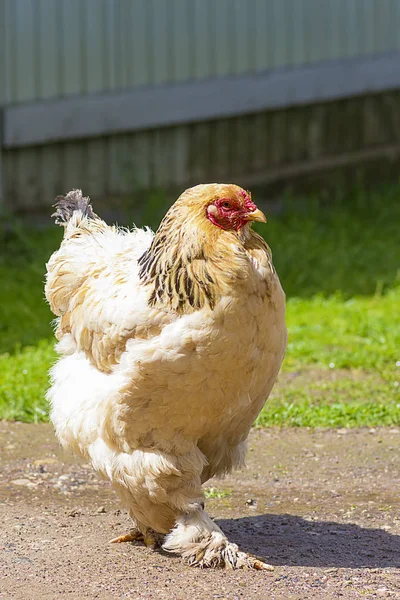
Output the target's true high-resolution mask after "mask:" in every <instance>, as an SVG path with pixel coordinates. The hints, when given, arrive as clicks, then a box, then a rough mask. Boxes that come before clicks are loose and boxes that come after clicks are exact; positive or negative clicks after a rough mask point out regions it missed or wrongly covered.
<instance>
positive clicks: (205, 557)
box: [181, 531, 274, 571]
mask: <svg viewBox="0 0 400 600" xmlns="http://www.w3.org/2000/svg"><path fill="white" fill-rule="evenodd" d="M181 556H182V557H183V558H184V559H185V561H186V562H187V563H188V565H190V566H193V567H200V568H203V569H204V568H217V567H223V568H226V569H259V570H262V569H265V570H267V571H273V570H274V567H273V566H272V565H268V564H267V563H265V562H263V561H262V560H260V559H258V558H256V557H255V556H251V555H250V554H246V552H241V551H240V550H239V548H238V547H237V545H236V544H232V543H231V542H229V540H227V538H226V537H225V536H224V534H223V533H219V532H217V531H213V532H212V533H211V534H210V535H209V537H208V538H205V539H204V540H202V541H201V542H199V543H198V544H193V546H192V547H191V548H187V549H186V550H185V551H184V552H182V554H181Z"/></svg>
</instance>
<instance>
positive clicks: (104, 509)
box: [96, 506, 107, 515]
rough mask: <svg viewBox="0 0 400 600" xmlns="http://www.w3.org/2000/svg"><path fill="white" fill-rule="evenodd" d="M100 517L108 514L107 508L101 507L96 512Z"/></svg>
mask: <svg viewBox="0 0 400 600" xmlns="http://www.w3.org/2000/svg"><path fill="white" fill-rule="evenodd" d="M96 512H97V513H98V514H99V515H101V514H103V513H106V512H107V511H106V507H105V506H100V507H99V508H98V509H97V511H96Z"/></svg>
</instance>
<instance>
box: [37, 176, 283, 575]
mask: <svg viewBox="0 0 400 600" xmlns="http://www.w3.org/2000/svg"><path fill="white" fill-rule="evenodd" d="M56 207H57V210H56V213H55V217H56V222H57V223H58V224H61V225H63V226H64V228H65V233H64V239H63V241H62V243H61V246H60V249H59V250H57V251H56V252H54V254H53V255H52V256H51V258H50V260H49V263H48V265H47V280H46V298H47V300H48V302H49V303H50V306H51V309H52V311H53V312H54V314H55V315H56V316H57V317H58V319H57V330H56V336H57V339H58V340H59V343H58V345H57V351H58V353H59V354H60V355H61V357H60V359H59V360H58V362H57V364H56V365H55V366H54V367H53V368H52V370H51V387H50V389H49V391H48V399H49V401H50V404H51V420H52V422H53V424H54V426H55V429H56V432H57V435H58V438H59V439H60V441H61V443H62V445H63V446H64V447H66V448H68V449H70V450H72V451H74V452H76V453H77V454H79V455H81V456H82V457H84V458H85V459H87V460H89V461H90V462H91V463H92V465H93V467H94V468H95V469H96V471H98V472H99V473H100V474H101V475H102V476H104V477H106V478H107V479H109V480H110V482H111V484H112V486H113V488H114V490H115V491H116V492H117V493H118V495H119V496H120V498H121V500H122V502H123V503H124V505H125V506H126V507H127V508H128V509H129V513H130V516H131V517H132V520H133V522H134V529H133V530H132V532H131V533H130V534H127V535H125V536H121V537H120V538H117V540H115V541H126V540H139V539H141V540H143V541H144V542H145V543H146V544H147V545H150V546H152V547H156V546H157V545H161V546H162V548H163V549H164V550H166V551H169V552H172V553H175V554H179V555H181V556H182V557H183V558H184V559H185V560H186V561H187V563H188V564H190V565H196V566H200V567H219V566H225V567H230V568H240V567H255V568H266V565H265V564H264V563H262V562H261V561H259V560H258V559H256V558H255V557H252V556H250V555H248V554H246V553H244V552H241V551H240V550H239V549H238V547H237V546H236V545H235V544H233V543H230V542H229V541H228V539H227V538H226V536H225V535H224V534H223V532H222V531H221V529H220V528H219V527H218V526H217V524H216V523H214V522H213V521H212V520H211V519H210V517H209V516H208V515H207V513H206V512H205V510H204V495H203V491H202V487H201V486H202V483H204V482H205V481H207V480H208V479H209V478H210V477H212V476H214V475H222V474H224V473H227V472H229V471H230V470H231V469H232V468H234V467H238V466H240V465H242V464H243V461H244V456H245V451H246V438H247V436H248V433H249V430H250V428H251V426H252V424H253V423H254V420H255V419H256V417H257V415H258V414H259V412H260V410H261V409H262V407H263V405H264V403H265V401H266V399H267V398H268V395H269V394H270V392H271V389H272V386H273V385H274V382H275V379H276V377H277V374H278V371H279V369H280V366H281V363H282V360H283V356H284V353H285V348H286V339H287V333H286V327H285V295H284V293H283V291H282V288H281V285H280V282H279V279H278V276H277V274H276V272H275V269H274V267H273V264H272V257H271V252H270V249H269V247H268V246H267V244H266V243H265V242H264V240H263V239H262V238H261V237H260V236H259V235H258V234H257V233H255V232H254V231H253V230H252V229H251V227H250V226H251V223H252V221H262V222H265V221H266V219H265V216H264V214H263V213H262V212H261V211H260V210H259V209H258V208H257V207H256V205H255V204H254V203H253V202H252V200H251V197H250V194H249V193H248V192H245V191H244V190H243V189H241V188H240V187H238V186H236V185H225V184H209V185H199V186H196V187H194V188H191V189H188V190H186V191H185V192H184V193H183V194H182V195H181V196H180V198H179V199H178V200H177V201H176V202H175V204H174V205H173V206H172V207H171V208H170V210H169V211H168V212H167V214H166V216H165V218H164V219H163V221H162V222H161V224H160V227H159V229H158V231H157V232H156V233H155V234H153V233H152V231H150V230H149V229H144V230H143V229H133V230H132V231H126V230H121V229H118V228H116V227H109V226H108V225H106V223H105V222H104V221H102V220H101V219H100V218H99V217H98V216H97V215H96V214H95V213H94V212H93V210H92V207H91V205H90V203H89V200H88V198H84V197H83V196H82V192H81V191H80V190H74V191H72V192H70V193H69V194H67V196H65V197H59V198H58V202H57V204H56Z"/></svg>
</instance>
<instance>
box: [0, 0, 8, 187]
mask: <svg viewBox="0 0 400 600" xmlns="http://www.w3.org/2000/svg"><path fill="white" fill-rule="evenodd" d="M6 18H7V17H6V2H5V1H3V2H0V107H1V106H2V104H4V103H5V102H6V98H7V89H6V86H7V70H8V69H7V58H8V51H7V39H6V24H7V20H6ZM0 155H1V148H0ZM0 163H1V156H0ZM0 178H1V164H0ZM0 194H1V182H0Z"/></svg>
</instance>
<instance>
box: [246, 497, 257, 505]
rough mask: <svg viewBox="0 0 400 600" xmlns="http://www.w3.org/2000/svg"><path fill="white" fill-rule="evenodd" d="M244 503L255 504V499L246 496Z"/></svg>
mask: <svg viewBox="0 0 400 600" xmlns="http://www.w3.org/2000/svg"><path fill="white" fill-rule="evenodd" d="M246 504H247V506H255V505H256V504H257V503H256V501H255V500H253V498H248V499H247V500H246Z"/></svg>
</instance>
